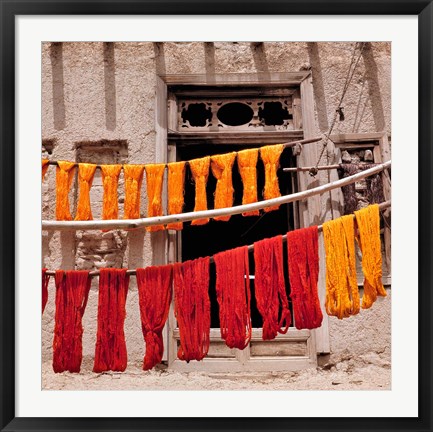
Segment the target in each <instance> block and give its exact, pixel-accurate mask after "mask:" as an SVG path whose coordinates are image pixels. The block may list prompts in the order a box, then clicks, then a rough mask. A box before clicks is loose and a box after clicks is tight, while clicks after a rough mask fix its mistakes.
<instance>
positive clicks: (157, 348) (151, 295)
mask: <svg viewBox="0 0 433 432" xmlns="http://www.w3.org/2000/svg"><path fill="white" fill-rule="evenodd" d="M172 277H173V266H172V265H165V266H158V267H156V266H152V267H147V268H145V269H137V286H138V300H139V304H140V316H141V328H142V331H143V336H144V341H145V342H146V354H145V356H144V360H143V370H149V369H152V368H153V367H154V366H156V365H157V364H158V363H161V360H162V355H163V353H164V344H163V340H162V330H163V328H164V325H165V322H166V321H167V317H168V311H169V309H170V302H171V283H172Z"/></svg>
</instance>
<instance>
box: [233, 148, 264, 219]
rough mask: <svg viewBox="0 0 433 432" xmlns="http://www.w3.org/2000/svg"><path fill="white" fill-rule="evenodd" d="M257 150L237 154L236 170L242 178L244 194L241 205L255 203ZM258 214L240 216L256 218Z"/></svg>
mask: <svg viewBox="0 0 433 432" xmlns="http://www.w3.org/2000/svg"><path fill="white" fill-rule="evenodd" d="M258 155H259V151H258V149H249V150H242V151H240V152H238V158H237V159H238V169H239V174H240V175H241V178H242V184H243V186H244V192H243V195H242V204H252V203H255V202H257V159H258ZM259 214H260V212H259V211H258V210H253V211H249V212H245V213H242V216H258V215H259Z"/></svg>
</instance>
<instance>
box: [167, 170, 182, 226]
mask: <svg viewBox="0 0 433 432" xmlns="http://www.w3.org/2000/svg"><path fill="white" fill-rule="evenodd" d="M167 168H168V214H169V215H173V214H179V213H182V210H183V206H184V197H183V195H184V184H185V162H173V163H169V164H168V165H167ZM182 228H183V223H182V222H173V223H170V224H168V225H167V229H172V230H181V229H182Z"/></svg>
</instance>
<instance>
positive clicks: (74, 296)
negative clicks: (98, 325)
mask: <svg viewBox="0 0 433 432" xmlns="http://www.w3.org/2000/svg"><path fill="white" fill-rule="evenodd" d="M54 279H55V283H56V314H55V324H54V341H53V369H54V372H56V373H59V372H64V371H69V372H80V368H81V361H82V358H83V345H82V337H83V324H82V319H83V314H84V311H85V309H86V305H87V299H88V296H89V290H90V277H89V272H88V271H78V270H71V271H66V272H65V271H63V270H57V271H56V275H55V278H54Z"/></svg>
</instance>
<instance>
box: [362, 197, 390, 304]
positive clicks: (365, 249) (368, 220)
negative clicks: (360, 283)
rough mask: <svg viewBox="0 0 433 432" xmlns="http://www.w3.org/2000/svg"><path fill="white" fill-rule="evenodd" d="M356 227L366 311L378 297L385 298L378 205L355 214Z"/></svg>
mask: <svg viewBox="0 0 433 432" xmlns="http://www.w3.org/2000/svg"><path fill="white" fill-rule="evenodd" d="M355 217H356V223H357V225H358V235H357V237H356V240H357V242H358V244H359V248H360V249H361V252H362V271H363V273H364V295H363V296H362V305H361V306H362V308H363V309H368V308H370V307H371V306H372V304H373V303H374V302H375V301H376V299H377V297H378V296H382V297H386V295H387V294H386V290H385V288H384V286H383V284H382V251H381V247H380V214H379V205H378V204H373V205H370V206H368V207H365V208H363V209H362V210H358V211H356V212H355Z"/></svg>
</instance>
